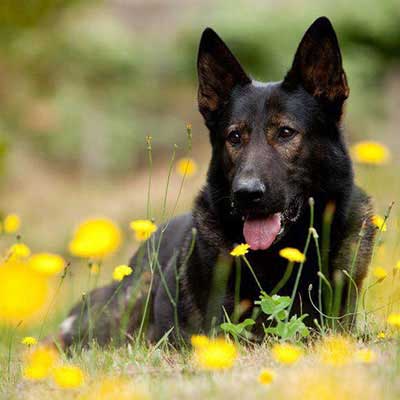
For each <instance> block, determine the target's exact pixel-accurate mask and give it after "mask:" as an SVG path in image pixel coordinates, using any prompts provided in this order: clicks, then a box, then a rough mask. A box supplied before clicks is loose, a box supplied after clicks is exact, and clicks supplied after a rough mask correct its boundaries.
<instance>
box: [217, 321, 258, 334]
mask: <svg viewBox="0 0 400 400" xmlns="http://www.w3.org/2000/svg"><path fill="white" fill-rule="evenodd" d="M254 324H255V321H254V320H252V319H251V318H246V319H245V320H244V321H243V322H240V323H238V324H234V323H232V322H224V323H222V324H221V329H222V330H223V331H224V332H226V333H230V334H231V335H232V336H233V337H234V338H235V339H238V338H239V336H240V335H243V334H244V332H245V330H246V328H249V327H250V326H253V325H254Z"/></svg>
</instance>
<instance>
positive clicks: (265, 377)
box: [258, 368, 276, 385]
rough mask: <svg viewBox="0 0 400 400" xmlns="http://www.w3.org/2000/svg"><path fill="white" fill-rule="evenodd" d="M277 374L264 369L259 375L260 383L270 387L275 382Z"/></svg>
mask: <svg viewBox="0 0 400 400" xmlns="http://www.w3.org/2000/svg"><path fill="white" fill-rule="evenodd" d="M275 377H276V374H275V372H274V371H272V370H270V369H267V368H264V369H262V370H261V372H260V374H259V375H258V382H260V383H262V384H263V385H270V384H271V383H272V382H273V381H274V380H275Z"/></svg>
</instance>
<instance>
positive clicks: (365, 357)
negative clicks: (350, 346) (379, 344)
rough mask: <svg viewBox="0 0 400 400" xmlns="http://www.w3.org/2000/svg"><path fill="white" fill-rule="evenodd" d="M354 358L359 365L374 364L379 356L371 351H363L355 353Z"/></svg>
mask: <svg viewBox="0 0 400 400" xmlns="http://www.w3.org/2000/svg"><path fill="white" fill-rule="evenodd" d="M354 358H355V360H356V361H357V362H359V363H363V364H372V363H374V362H375V361H376V358H377V356H376V353H375V352H374V351H372V350H371V349H361V350H357V351H356V352H355V353H354Z"/></svg>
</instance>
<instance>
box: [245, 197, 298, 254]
mask: <svg viewBox="0 0 400 400" xmlns="http://www.w3.org/2000/svg"><path fill="white" fill-rule="evenodd" d="M300 213H301V203H300V202H294V203H293V204H292V205H291V207H289V208H288V209H286V210H285V211H282V212H277V213H274V214H270V215H260V214H258V215H257V214H256V215H254V214H253V215H252V214H248V215H247V216H246V217H244V218H243V220H244V223H243V236H244V239H245V240H246V243H247V244H248V245H249V246H250V248H251V249H252V250H267V249H268V248H270V247H271V246H272V245H273V244H275V243H276V242H278V241H279V240H280V238H281V237H283V236H284V234H285V231H286V229H287V228H288V226H290V225H291V224H292V223H294V222H296V221H297V219H298V218H299V216H300Z"/></svg>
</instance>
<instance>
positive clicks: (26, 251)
mask: <svg viewBox="0 0 400 400" xmlns="http://www.w3.org/2000/svg"><path fill="white" fill-rule="evenodd" d="M190 132H191V131H190V127H189V128H188V133H189V139H191V136H190V134H191V133H190ZM189 143H191V142H190V141H189ZM148 150H149V152H148V153H149V171H150V172H149V174H148V183H147V186H148V188H147V189H146V190H143V204H144V208H143V209H146V211H145V212H144V213H143V216H142V219H134V220H132V221H128V220H127V221H125V226H124V227H122V226H121V223H117V222H116V221H114V220H112V219H110V218H108V217H101V218H88V219H85V220H83V221H82V222H81V223H80V224H79V225H78V226H76V227H75V229H74V228H73V226H71V227H70V228H71V230H70V231H71V234H70V240H69V242H68V243H66V245H65V252H64V253H63V254H62V255H59V254H54V253H50V252H47V250H46V248H43V249H40V250H39V251H36V249H35V251H33V249H31V248H30V245H29V243H27V242H26V241H25V237H24V234H23V232H24V220H23V219H22V218H21V217H20V216H19V214H18V210H9V212H10V213H9V214H7V215H5V216H4V217H3V218H2V223H1V240H2V244H1V248H2V260H1V264H0V324H1V328H0V398H6V399H47V398H49V399H64V400H65V399H100V400H106V399H134V400H145V399H187V398H191V399H204V398H207V399H224V398H232V399H243V398H249V399H250V398H251V399H265V398H274V399H304V400H306V399H307V400H314V399H315V400H317V399H318V400H329V399H341V400H342V399H343V400H346V399H352V400H355V399H367V400H368V399H371V400H372V399H374V400H376V399H398V398H400V381H399V376H400V211H399V208H398V205H397V204H393V201H395V200H396V199H398V198H399V196H400V179H399V176H400V169H399V166H398V165H397V166H396V163H395V162H394V161H393V159H392V155H391V152H390V149H389V148H387V147H386V146H384V145H383V144H381V143H378V142H359V143H357V144H356V145H354V146H353V147H352V157H353V160H354V161H355V164H356V174H357V181H358V183H359V184H360V185H361V186H362V187H363V188H365V189H366V190H367V191H368V192H369V193H370V194H371V195H372V196H373V197H374V200H375V207H376V215H375V217H374V223H375V225H376V228H377V237H376V242H375V246H374V252H373V260H372V265H371V268H370V273H369V276H368V277H367V279H366V281H365V284H364V288H363V291H362V293H359V296H358V298H359V302H358V303H359V304H358V310H357V313H356V314H355V317H356V320H357V322H356V326H355V328H354V329H353V330H352V331H349V332H343V331H342V330H341V331H339V330H338V329H337V325H335V324H331V323H330V320H329V319H324V318H322V321H323V323H322V324H319V323H316V325H315V327H314V328H313V329H307V328H306V327H305V326H304V325H303V324H302V321H301V319H300V318H299V319H297V320H296V321H293V320H292V319H290V320H289V321H288V318H286V317H287V314H285V312H286V310H287V308H288V306H290V301H291V300H292V299H290V298H284V297H280V296H279V288H277V290H276V294H275V296H268V295H266V294H265V295H263V296H262V297H261V299H260V304H261V307H262V308H263V306H264V305H265V307H266V308H268V307H272V308H274V307H275V308H277V309H279V312H277V313H272V312H271V313H270V314H272V315H274V318H276V322H277V326H281V327H282V330H281V331H271V334H269V335H267V336H266V338H265V340H264V342H263V343H261V344H254V343H252V342H251V341H249V340H248V339H249V337H250V335H251V334H250V331H251V325H252V321H251V320H246V321H247V322H246V321H245V322H244V323H242V324H235V323H233V322H232V321H230V319H229V317H228V316H227V320H226V321H225V323H224V324H223V325H222V326H221V328H222V329H220V330H218V331H217V332H216V333H214V334H212V335H210V336H209V337H207V336H202V335H198V336H193V337H192V338H191V344H190V345H187V346H183V347H182V348H179V349H177V348H175V347H173V346H172V345H171V344H170V343H169V342H168V337H165V338H163V339H162V340H160V342H158V343H156V344H147V343H145V342H144V341H143V340H142V339H141V337H138V338H131V339H130V340H128V341H127V343H126V344H125V345H123V346H120V347H117V346H113V345H110V346H108V347H106V348H100V347H98V346H97V345H96V344H95V343H93V345H92V346H90V348H89V349H80V348H76V349H75V348H74V349H72V351H70V352H68V353H65V352H63V350H62V349H61V348H57V346H55V347H54V346H52V347H50V346H48V345H46V344H43V339H44V338H45V337H48V336H49V335H50V337H51V335H52V334H54V333H56V332H57V325H58V323H59V322H60V321H62V319H63V318H65V316H66V313H67V311H68V309H69V308H70V307H71V306H72V304H73V302H75V301H76V300H77V299H79V298H81V299H83V300H84V299H85V298H86V293H87V292H88V291H89V290H91V289H92V288H94V287H96V286H99V285H100V283H103V282H108V281H111V280H114V281H116V282H122V281H123V280H124V279H125V277H126V276H129V275H130V274H132V272H133V271H132V269H131V268H130V267H129V266H128V265H126V262H127V258H125V255H122V253H121V247H122V248H123V247H124V242H128V247H129V251H132V249H133V248H134V245H133V243H134V242H135V243H136V244H139V243H140V242H143V241H144V240H146V239H148V238H149V237H151V235H152V233H153V232H154V231H155V230H156V228H157V226H159V225H160V223H162V221H163V220H165V219H166V218H168V217H170V216H171V215H174V214H175V212H176V209H177V204H178V202H179V201H180V197H181V196H183V193H184V192H185V190H186V191H190V180H191V179H195V177H196V174H197V173H198V167H199V166H198V164H197V162H196V160H195V156H194V155H193V154H189V155H188V157H185V158H180V159H177V157H176V154H175V152H174V154H173V156H172V158H171V161H170V163H169V170H168V175H167V182H166V183H165V192H164V193H165V194H164V196H163V199H161V201H159V202H156V201H154V199H153V198H152V190H153V186H152V184H154V183H153V182H152V178H153V177H154V176H153V175H154V171H152V167H153V166H152V159H151V139H150V138H148ZM189 150H191V149H190V146H189ZM171 176H177V177H179V182H180V183H179V184H178V185H177V186H176V193H170V192H171V191H172V189H171V188H170V179H171ZM168 196H170V197H169V199H170V201H167V198H168ZM171 198H172V200H171ZM121 201H123V199H122V200H121ZM156 203H157V204H156ZM156 208H159V210H157V211H156ZM104 211H105V212H106V210H104ZM153 216H157V217H156V218H153ZM48 224H49V225H51V221H48ZM49 229H51V227H49ZM127 231H129V233H128V234H126V232H127ZM311 234H314V235H316V234H317V233H316V232H314V231H311ZM315 237H316V236H315ZM247 252H248V245H246V244H245V243H243V244H241V245H239V246H237V247H236V248H234V249H232V252H231V255H232V257H237V259H238V260H241V261H242V262H243V264H244V265H245V264H246V265H247V266H248V267H249V268H250V269H251V266H250V265H249V264H248V262H247V259H246V254H247ZM281 256H282V257H284V258H286V259H287V260H288V267H287V270H288V271H290V272H291V271H292V269H293V265H299V266H302V263H304V260H305V257H306V256H307V254H306V252H305V251H304V249H291V248H286V249H283V250H282V252H281ZM297 271H301V268H300V269H297ZM150 273H155V272H154V271H150ZM282 279H285V274H283V278H282ZM281 283H282V284H284V282H281ZM289 308H290V307H289ZM282 313H283V314H282Z"/></svg>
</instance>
